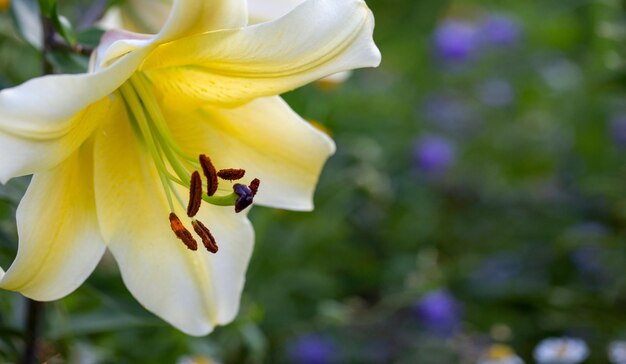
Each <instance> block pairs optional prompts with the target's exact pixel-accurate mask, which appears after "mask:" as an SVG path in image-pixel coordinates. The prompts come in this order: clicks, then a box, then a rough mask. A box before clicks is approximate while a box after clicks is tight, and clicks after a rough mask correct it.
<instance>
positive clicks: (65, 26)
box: [50, 4, 76, 46]
mask: <svg viewBox="0 0 626 364" xmlns="http://www.w3.org/2000/svg"><path fill="white" fill-rule="evenodd" d="M50 19H51V20H52V25H53V26H54V29H55V30H56V31H57V33H59V35H60V36H61V37H63V39H65V41H66V42H67V43H68V44H69V45H71V46H74V45H76V34H74V29H73V28H72V24H71V23H70V21H69V20H67V18H66V17H64V16H61V15H59V12H58V11H57V7H56V4H55V5H54V7H53V9H52V13H51V16H50Z"/></svg>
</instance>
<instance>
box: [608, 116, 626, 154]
mask: <svg viewBox="0 0 626 364" xmlns="http://www.w3.org/2000/svg"><path fill="white" fill-rule="evenodd" d="M609 133H610V136H611V138H612V139H613V142H614V143H615V144H616V145H617V146H620V147H626V114H622V115H617V116H615V117H613V118H612V119H611V121H610V123H609Z"/></svg>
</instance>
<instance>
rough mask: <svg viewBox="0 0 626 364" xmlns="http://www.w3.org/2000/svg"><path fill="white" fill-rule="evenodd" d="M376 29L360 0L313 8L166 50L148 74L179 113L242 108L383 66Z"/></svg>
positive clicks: (326, 0) (311, 4) (328, 1)
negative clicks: (192, 106) (181, 108)
mask: <svg viewBox="0 0 626 364" xmlns="http://www.w3.org/2000/svg"><path fill="white" fill-rule="evenodd" d="M320 24H323V26H322V27H320ZM373 27H374V18H373V16H372V14H371V12H370V10H369V9H368V8H367V6H366V5H365V3H364V2H363V1H361V0H309V1H306V2H305V3H303V4H302V5H300V6H298V7H297V8H295V9H294V10H293V11H292V12H290V13H289V14H287V15H286V16H284V17H282V18H280V19H277V20H276V21H272V22H266V23H262V24H258V25H254V26H250V27H246V28H243V29H238V30H225V31H217V32H210V33H206V34H200V35H197V36H193V37H187V38H183V39H179V40H176V41H173V42H170V43H167V44H163V45H161V46H159V47H158V48H156V49H155V51H154V52H153V53H151V54H150V55H149V56H148V58H147V59H146V61H145V62H144V63H143V65H142V70H145V71H146V72H147V74H148V76H149V77H150V78H151V79H152V80H153V81H154V84H155V86H156V87H159V88H160V89H161V90H162V91H163V94H165V95H168V96H169V97H173V98H174V102H176V103H177V104H179V105H180V104H181V103H182V102H185V101H188V100H195V101H199V102H213V103H220V104H231V105H232V104H242V103H245V102H247V101H250V100H251V99H253V98H257V97H262V96H271V95H277V94H280V93H283V92H286V91H289V90H291V89H294V88H296V87H299V86H302V85H304V84H306V83H309V82H311V81H314V80H316V79H319V78H322V77H324V76H328V75H330V74H333V73H336V72H339V71H345V70H349V69H353V68H360V67H369V66H377V65H378V64H379V63H380V52H379V51H378V49H377V48H376V46H375V45H374V42H373V39H372V31H373ZM268 40H271V41H268Z"/></svg>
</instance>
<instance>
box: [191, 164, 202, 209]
mask: <svg viewBox="0 0 626 364" xmlns="http://www.w3.org/2000/svg"><path fill="white" fill-rule="evenodd" d="M201 202H202V179H201V178H200V173H198V171H194V172H193V173H192V174H191V182H190V183H189V204H188V205H187V216H189V217H194V216H196V214H197V213H198V210H200V203H201Z"/></svg>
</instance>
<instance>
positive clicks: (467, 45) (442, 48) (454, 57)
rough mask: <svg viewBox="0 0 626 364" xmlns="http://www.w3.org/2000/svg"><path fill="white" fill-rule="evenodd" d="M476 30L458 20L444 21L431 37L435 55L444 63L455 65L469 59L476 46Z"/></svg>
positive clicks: (469, 24) (471, 25) (472, 26)
mask: <svg viewBox="0 0 626 364" xmlns="http://www.w3.org/2000/svg"><path fill="white" fill-rule="evenodd" d="M477 33H478V32H477V29H476V27H475V26H474V25H473V24H471V23H467V22H464V21H460V20H446V21H444V22H443V23H441V24H440V25H439V27H437V29H436V30H435V34H434V35H433V44H434V47H435V52H436V55H437V56H438V57H439V58H441V59H442V60H444V61H447V62H452V63H457V62H463V61H467V60H469V59H471V58H472V57H473V55H474V53H475V51H476V49H477V46H478V42H477V40H478V38H477Z"/></svg>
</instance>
